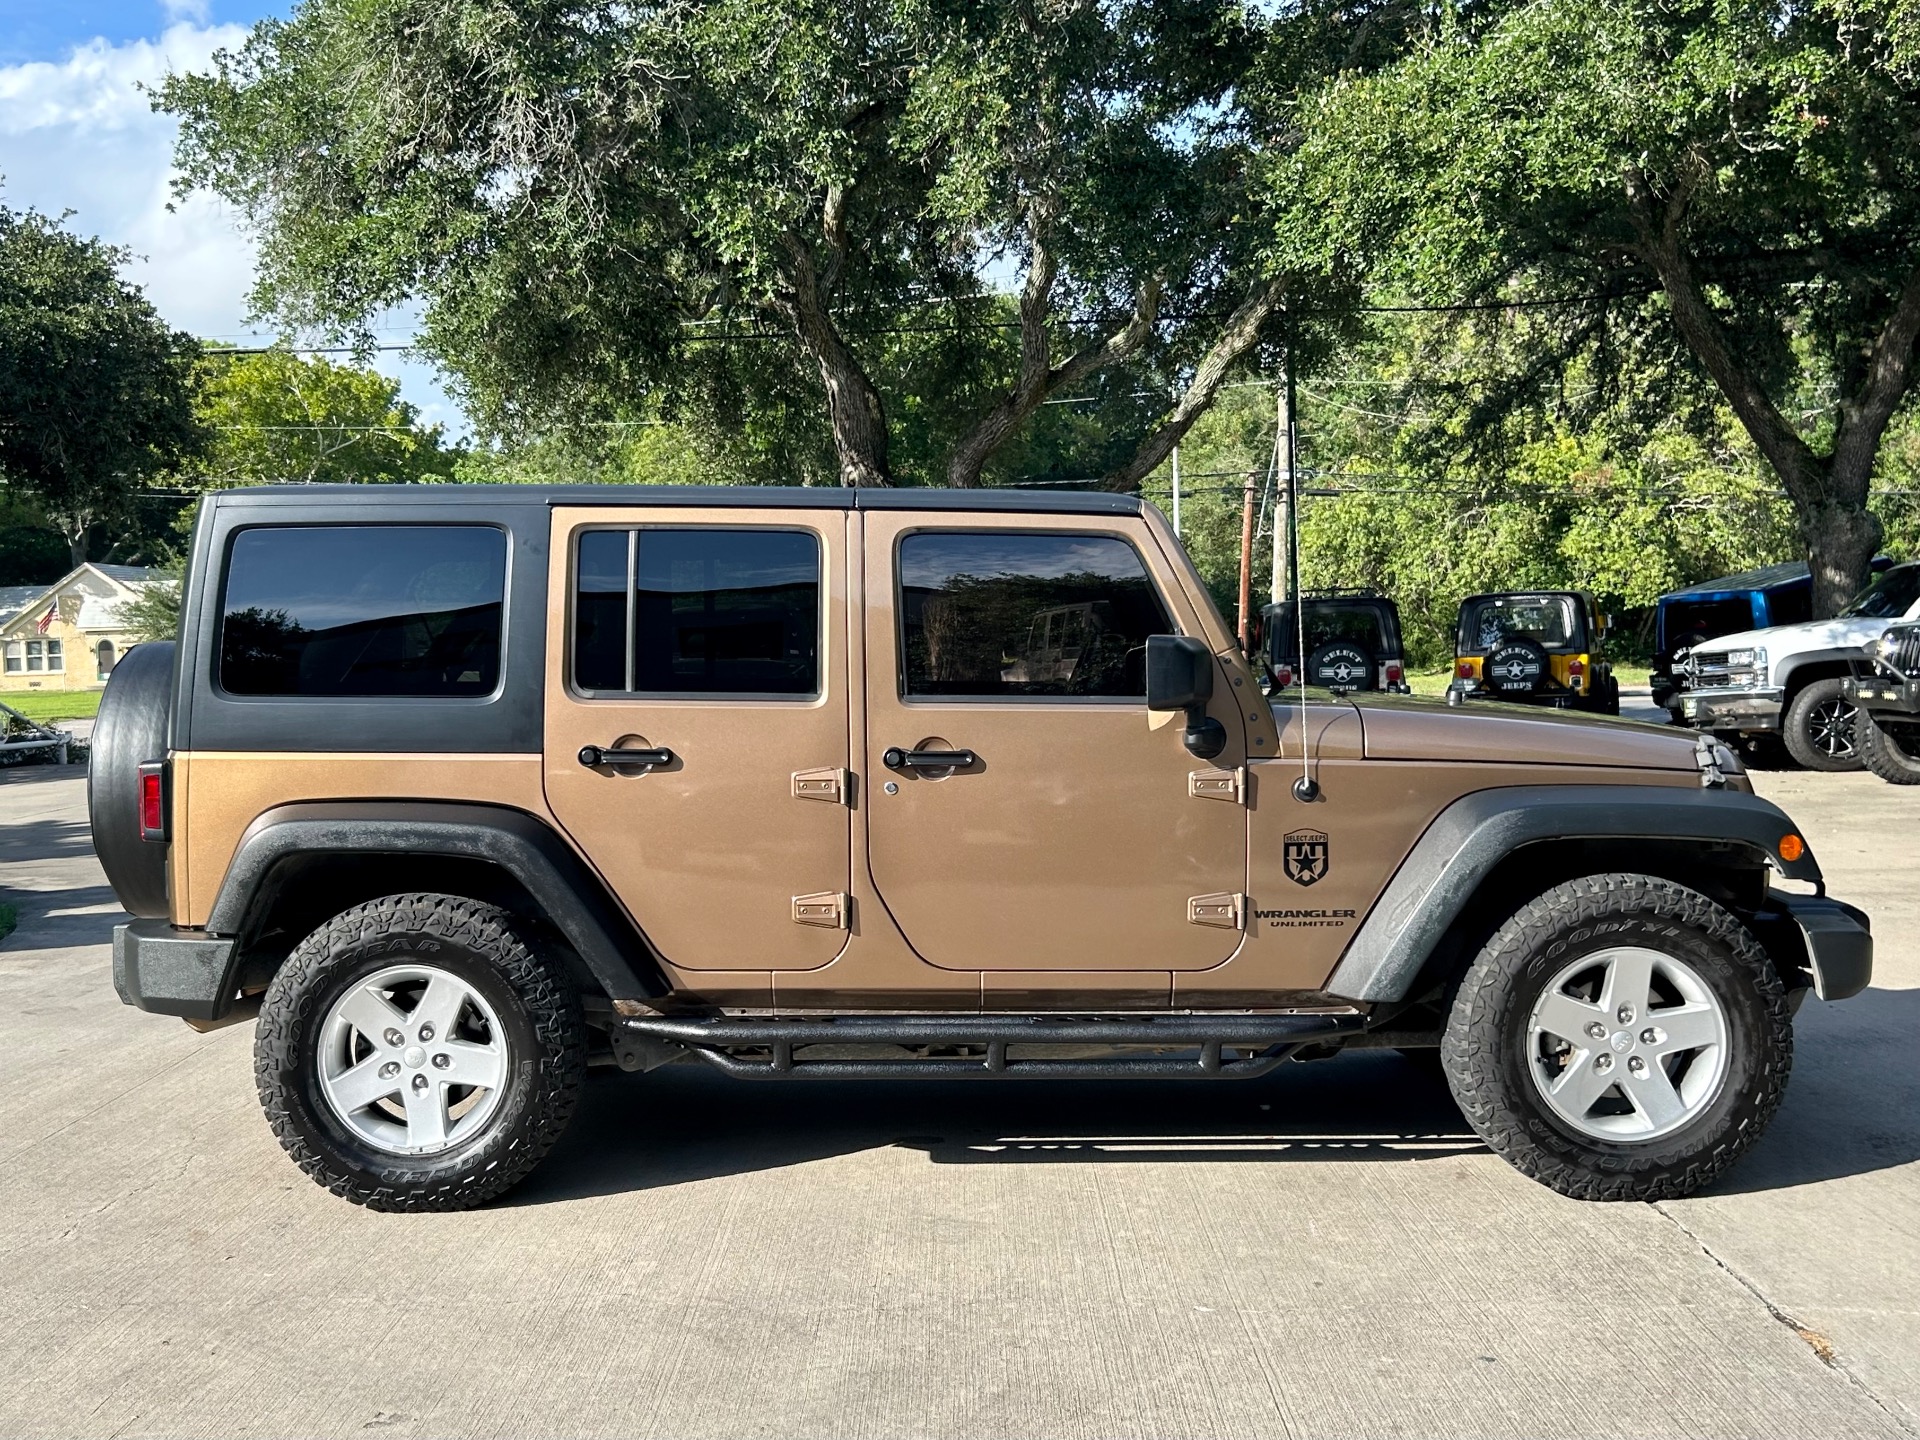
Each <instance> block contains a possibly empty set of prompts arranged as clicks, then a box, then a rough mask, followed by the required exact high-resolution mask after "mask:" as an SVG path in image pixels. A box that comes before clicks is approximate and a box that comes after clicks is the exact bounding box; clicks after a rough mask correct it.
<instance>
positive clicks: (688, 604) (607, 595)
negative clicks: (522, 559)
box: [573, 529, 820, 695]
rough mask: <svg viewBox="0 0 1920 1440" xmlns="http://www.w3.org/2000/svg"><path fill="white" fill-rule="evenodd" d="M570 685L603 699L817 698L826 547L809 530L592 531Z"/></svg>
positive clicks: (577, 603)
mask: <svg viewBox="0 0 1920 1440" xmlns="http://www.w3.org/2000/svg"><path fill="white" fill-rule="evenodd" d="M573 681H574V684H575V685H576V686H578V687H579V688H580V689H582V690H585V691H589V692H594V693H614V694H642V695H817V694H819V693H820V542H819V540H818V538H817V537H815V536H814V535H813V534H811V533H809V532H806V531H796V530H748V529H713V530H697V529H640V530H589V531H587V532H586V533H584V534H583V535H581V537H580V541H579V548H578V551H577V553H576V556H575V568H574V631H573Z"/></svg>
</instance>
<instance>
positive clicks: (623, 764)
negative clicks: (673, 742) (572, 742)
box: [580, 745, 673, 770]
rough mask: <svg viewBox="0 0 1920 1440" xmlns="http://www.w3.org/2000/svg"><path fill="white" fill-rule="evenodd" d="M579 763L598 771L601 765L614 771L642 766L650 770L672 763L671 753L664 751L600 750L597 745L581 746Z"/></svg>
mask: <svg viewBox="0 0 1920 1440" xmlns="http://www.w3.org/2000/svg"><path fill="white" fill-rule="evenodd" d="M580 763H581V764H582V765H584V766H586V767H587V768H588V769H589V770H598V769H599V768H600V767H601V766H602V765H605V766H608V767H610V768H612V769H615V770H624V769H628V768H630V767H631V768H638V767H642V766H644V767H645V768H646V769H649V770H651V769H653V768H655V767H656V766H660V765H671V764H672V763H673V752H672V751H671V750H666V749H661V750H607V749H602V748H601V747H600V746H598V745H582V746H581V747H580Z"/></svg>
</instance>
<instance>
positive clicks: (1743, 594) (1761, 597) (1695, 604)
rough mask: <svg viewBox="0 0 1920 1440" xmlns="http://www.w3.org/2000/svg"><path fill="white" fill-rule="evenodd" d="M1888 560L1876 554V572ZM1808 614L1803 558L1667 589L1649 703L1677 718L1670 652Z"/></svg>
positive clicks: (1808, 580)
mask: <svg viewBox="0 0 1920 1440" xmlns="http://www.w3.org/2000/svg"><path fill="white" fill-rule="evenodd" d="M1891 564H1893V561H1892V559H1890V558H1889V557H1888V556H1885V555H1881V556H1877V557H1875V559H1874V562H1873V570H1874V573H1875V574H1876V575H1877V574H1879V573H1880V572H1881V571H1882V570H1885V569H1886V568H1887V567H1888V566H1889V565H1891ZM1812 618H1813V572H1812V571H1810V570H1809V569H1808V568H1807V566H1806V563H1805V562H1804V561H1790V562H1788V563H1786V564H1781V565H1763V566H1761V567H1760V568H1759V569H1757V570H1743V571H1741V572H1740V573H1739V574H1738V575H1722V576H1721V577H1720V578H1719V579H1717V580H1702V581H1700V582H1699V583H1698V584H1697V585H1688V586H1686V587H1684V588H1683V589H1679V590H1673V591H1669V592H1668V593H1667V594H1665V595H1662V596H1661V597H1660V600H1659V611H1658V615H1657V616H1656V618H1655V620H1654V627H1653V673H1652V677H1651V678H1652V683H1653V703H1654V704H1656V705H1660V706H1664V707H1665V708H1666V709H1668V710H1670V711H1672V712H1673V716H1674V722H1675V723H1676V724H1678V723H1679V718H1680V697H1679V685H1678V683H1677V682H1676V681H1675V680H1674V677H1673V657H1674V656H1675V655H1677V654H1679V653H1680V652H1681V651H1683V650H1691V649H1692V648H1693V647H1694V646H1696V645H1700V644H1703V643H1704V642H1706V641H1708V640H1715V639H1718V638H1719V637H1720V636H1722V635H1733V634H1737V633H1739V632H1741V631H1743V630H1766V629H1770V628H1771V627H1773V626H1775V625H1798V624H1800V623H1801V622H1802V621H1805V620H1811V619H1812Z"/></svg>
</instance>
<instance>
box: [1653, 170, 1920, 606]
mask: <svg viewBox="0 0 1920 1440" xmlns="http://www.w3.org/2000/svg"><path fill="white" fill-rule="evenodd" d="M1624 178H1625V185H1626V192H1627V203H1628V208H1629V210H1630V212H1631V214H1632V217H1633V226H1634V232H1635V239H1636V248H1637V249H1638V251H1639V253H1640V258H1641V259H1642V260H1643V261H1644V262H1645V263H1646V264H1647V265H1648V267H1649V268H1651V269H1652V270H1653V272H1654V274H1655V275H1656V276H1657V277H1658V278H1659V281H1660V287H1661V289H1662V290H1664V291H1665V292H1666V296H1667V301H1668V303H1669V305H1671V307H1672V309H1673V323H1674V328H1675V329H1677V330H1678V331H1679V332H1680V338H1681V339H1682V340H1684V341H1685V342H1686V344H1687V346H1688V348H1690V349H1691V350H1692V351H1693V353H1694V354H1695V355H1696V356H1697V357H1699V360H1700V363H1701V365H1702V366H1703V367H1704V368H1705V369H1706V372H1707V374H1708V375H1709V376H1710V377H1712V379H1713V383H1714V384H1715V385H1716V386H1718V387H1719V390H1720V393H1721V394H1722V395H1724V396H1726V398H1727V403H1728V404H1729V405H1730V406H1732V407H1733V412H1734V414H1735V415H1737V416H1738V417H1739V419H1740V424H1741V425H1742V426H1743V427H1744V428H1745V430H1746V432H1747V434H1748V435H1749V436H1750V437H1752V440H1753V443H1754V444H1755V446H1757V447H1758V448H1759V450H1760V453H1761V454H1762V455H1764V456H1765V457H1766V459H1767V463H1768V464H1769V465H1771V466H1772V467H1773V469H1774V473H1775V474H1777V475H1778V476H1779V477H1780V483H1781V485H1782V487H1783V488H1784V489H1785V490H1786V492H1787V498H1788V500H1790V501H1791V502H1792V505H1793V514H1794V519H1795V521H1796V522H1797V523H1798V525H1799V527H1800V539H1801V543H1802V544H1803V546H1804V547H1805V549H1806V555H1807V565H1808V568H1810V569H1811V570H1812V572H1813V614H1814V617H1815V618H1816V619H1825V618H1826V617H1828V616H1830V615H1835V614H1838V613H1839V612H1840V610H1841V609H1842V608H1844V607H1845V605H1846V603H1847V602H1848V601H1849V600H1851V599H1852V598H1853V597H1854V596H1855V595H1857V594H1858V593H1859V592H1860V590H1861V589H1862V588H1863V587H1864V586H1865V585H1866V582H1867V577H1868V574H1869V573H1870V569H1871V564H1872V561H1873V556H1874V552H1875V551H1876V550H1878V549H1879V547H1880V540H1881V536H1882V529H1881V525H1880V520H1879V517H1877V516H1876V515H1875V514H1874V513H1873V512H1872V511H1871V510H1869V509H1868V508H1867V501H1868V496H1869V487H1870V484H1871V481H1872V477H1873V467H1874V462H1875V460H1876V459H1877V458H1878V456H1879V453H1880V441H1881V437H1882V436H1883V435H1884V434H1885V433H1886V428H1887V422H1888V421H1889V420H1891V419H1892V418H1893V412H1894V411H1895V410H1896V409H1897V408H1898V407H1899V404H1900V402H1901V400H1903V399H1904V398H1905V397H1906V393H1907V390H1908V387H1909V384H1910V383H1911V379H1912V367H1913V355H1914V345H1915V342H1916V340H1917V339H1920V270H1916V271H1915V272H1914V273H1913V274H1911V275H1909V276H1908V277H1907V280H1906V283H1905V284H1904V285H1903V286H1902V287H1901V290H1900V294H1899V297H1898V299H1897V300H1896V301H1895V303H1894V306H1893V310H1892V312H1891V313H1890V314H1889V315H1888V317H1887V319H1886V321H1885V323H1884V324H1883V325H1882V326H1881V328H1880V333H1879V335H1878V336H1877V337H1875V340H1874V345H1873V350H1872V353H1871V354H1870V355H1869V357H1868V361H1867V370H1866V378H1865V380H1864V381H1863V382H1862V384H1861V386H1860V389H1859V391H1858V392H1857V393H1856V394H1854V395H1852V396H1848V397H1846V398H1844V399H1843V400H1842V401H1841V402H1840V404H1839V407H1838V408H1839V411H1840V417H1839V418H1840V423H1839V425H1838V427H1837V429H1836V431H1835V434H1834V442H1833V450H1832V451H1831V453H1829V454H1827V455H1819V454H1817V453H1815V451H1814V449H1813V447H1812V446H1810V445H1808V444H1807V442H1806V441H1805V440H1804V439H1803V438H1802V437H1801V435H1800V433H1799V431H1797V430H1796V429H1794V427H1793V426H1792V425H1791V424H1790V423H1789V422H1788V420H1787V418H1786V417H1785V416H1784V415H1782V414H1781V413H1780V410H1779V407H1778V406H1776V405H1775V404H1774V403H1773V398H1772V397H1771V396H1770V395H1768V394H1767V393H1766V390H1765V389H1764V388H1763V387H1762V386H1761V384H1760V382H1759V380H1758V378H1757V377H1756V376H1755V375H1754V374H1753V372H1752V371H1751V370H1750V369H1749V368H1748V367H1747V365H1746V363H1745V361H1744V360H1743V359H1742V358H1741V356H1740V355H1739V354H1738V352H1737V351H1736V349H1735V347H1734V344H1733V341H1732V339H1731V337H1729V336H1728V334H1727V332H1726V328H1725V327H1724V326H1723V325H1721V323H1720V317H1719V316H1717V315H1715V314H1714V312H1713V308H1712V306H1710V305H1709V304H1708V303H1707V299H1706V295H1705V292H1704V291H1703V290H1702V289H1701V287H1700V284H1699V281H1698V280H1697V278H1696V277H1695V276H1694V274H1693V268H1692V265H1691V262H1690V260H1689V258H1688V256H1687V253H1686V249H1685V246H1684V245H1683V243H1682V234H1681V232H1682V223H1683V221H1684V219H1685V216H1686V211H1687V205H1688V202H1689V200H1690V199H1691V196H1692V183H1693V182H1691V181H1688V180H1682V181H1681V182H1680V183H1678V184H1676V185H1674V186H1673V187H1672V188H1671V190H1670V191H1669V192H1668V193H1667V194H1665V195H1660V194H1656V192H1655V190H1654V188H1653V186H1652V184H1651V182H1649V181H1648V179H1647V178H1646V177H1645V176H1644V175H1642V174H1640V173H1639V172H1638V171H1636V170H1629V171H1628V172H1627V174H1626V176H1625V177H1624Z"/></svg>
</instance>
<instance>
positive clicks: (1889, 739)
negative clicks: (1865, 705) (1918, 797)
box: [1853, 710, 1920, 785]
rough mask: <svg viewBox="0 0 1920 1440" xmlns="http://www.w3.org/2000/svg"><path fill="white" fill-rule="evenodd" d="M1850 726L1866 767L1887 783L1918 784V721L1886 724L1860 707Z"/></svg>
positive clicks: (1919, 761)
mask: <svg viewBox="0 0 1920 1440" xmlns="http://www.w3.org/2000/svg"><path fill="white" fill-rule="evenodd" d="M1853 728H1854V735H1855V737H1856V738H1857V740H1858V741H1859V749H1860V758H1861V760H1862V761H1863V762H1864V763H1865V764H1866V767H1867V769H1869V770H1871V771H1872V772H1873V773H1874V774H1876V775H1878V776H1879V777H1880V778H1881V779H1882V780H1884V781H1886V782H1887V783H1888V784H1889V785H1920V724H1895V725H1894V726H1891V727H1889V726H1885V725H1881V724H1879V723H1878V722H1876V721H1875V720H1874V718H1873V712H1872V711H1870V710H1862V711H1860V712H1859V718H1858V719H1856V720H1855V721H1854V722H1853Z"/></svg>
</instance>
